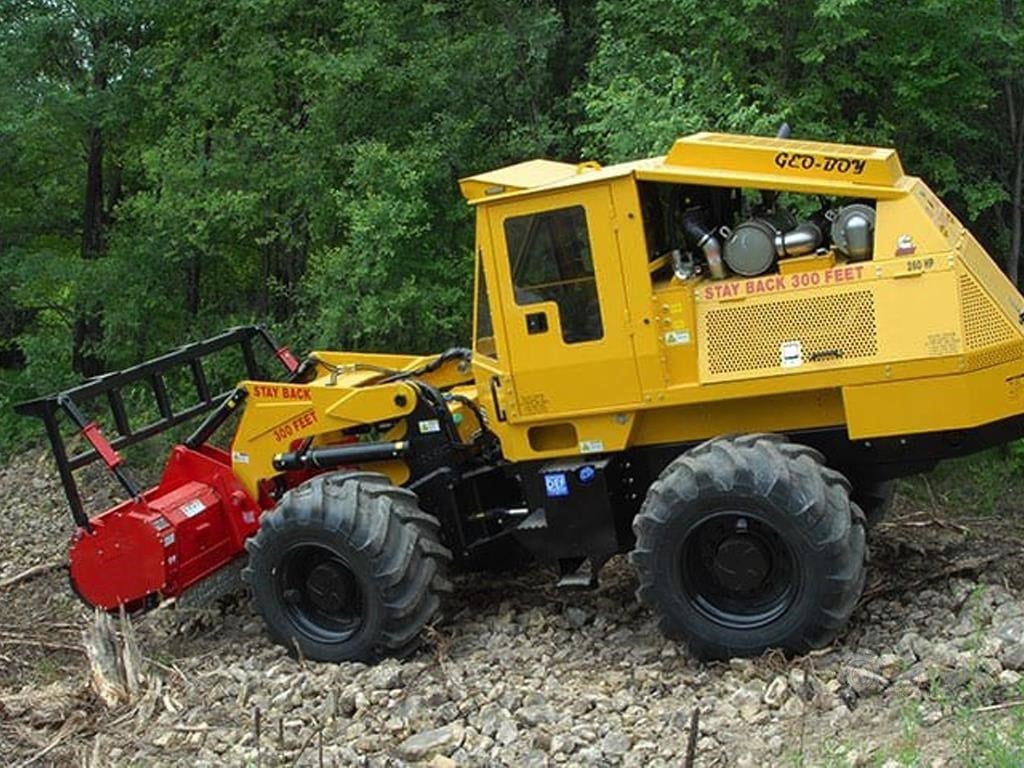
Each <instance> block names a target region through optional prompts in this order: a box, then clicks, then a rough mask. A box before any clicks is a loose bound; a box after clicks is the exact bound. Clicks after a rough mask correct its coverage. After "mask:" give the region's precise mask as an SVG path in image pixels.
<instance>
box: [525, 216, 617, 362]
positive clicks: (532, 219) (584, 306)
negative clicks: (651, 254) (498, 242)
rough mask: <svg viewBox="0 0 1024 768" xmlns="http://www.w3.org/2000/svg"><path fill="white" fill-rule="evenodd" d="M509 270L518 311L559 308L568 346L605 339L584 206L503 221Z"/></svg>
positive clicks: (563, 333)
mask: <svg viewBox="0 0 1024 768" xmlns="http://www.w3.org/2000/svg"><path fill="white" fill-rule="evenodd" d="M505 239H506V242H507V244H508V258H509V266H510V269H511V271H512V282H513V285H514V287H515V298H516V303H517V304H518V305H520V306H527V305H530V304H539V303H541V302H544V301H553V302H554V303H555V304H557V305H558V316H559V320H560V324H561V326H562V340H563V341H565V343H566V344H576V343H579V342H581V341H594V340H596V339H600V338H601V337H602V336H603V335H604V328H603V326H602V324H601V307H600V304H599V302H598V299H597V282H596V281H595V279H594V260H593V255H592V254H591V250H590V238H589V236H588V233H587V215H586V212H585V211H584V209H583V206H579V205H577V206H573V207H571V208H560V209H558V210H553V211H544V212H543V213H533V214H529V215H527V216H515V217H512V218H508V219H505Z"/></svg>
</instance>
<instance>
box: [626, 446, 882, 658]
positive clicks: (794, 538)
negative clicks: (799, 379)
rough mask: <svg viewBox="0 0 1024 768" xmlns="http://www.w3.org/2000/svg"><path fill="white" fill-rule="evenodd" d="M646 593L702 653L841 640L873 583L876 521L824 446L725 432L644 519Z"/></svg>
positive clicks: (690, 462)
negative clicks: (870, 545) (869, 526)
mask: <svg viewBox="0 0 1024 768" xmlns="http://www.w3.org/2000/svg"><path fill="white" fill-rule="evenodd" d="M633 530H634V532H635V534H636V538H637V543H636V548H635V549H634V551H633V552H632V553H631V554H630V561H631V562H632V563H633V566H634V568H635V569H636V572H637V576H638V578H639V582H640V585H639V588H638V590H637V597H638V598H639V600H640V601H641V602H642V603H643V604H644V605H647V606H648V607H650V608H651V609H653V610H654V612H655V613H656V614H657V615H658V624H659V627H660V628H661V630H662V631H663V632H664V633H665V634H666V635H668V636H669V637H672V638H680V639H683V638H685V639H686V640H687V642H688V644H689V646H690V649H691V651H693V652H694V653H695V654H696V655H697V656H699V657H701V658H705V659H726V658H730V657H733V656H754V655H758V654H760V653H762V652H763V651H765V650H766V649H768V648H781V649H784V650H786V651H788V652H792V653H804V652H806V651H809V650H811V649H813V648H820V647H822V646H824V645H827V644H828V643H829V642H831V641H832V640H833V639H834V638H835V637H836V635H837V634H838V633H839V631H840V630H841V629H842V628H843V626H844V625H845V624H846V622H847V620H848V619H849V617H850V614H851V613H852V612H853V608H854V606H855V605H856V602H857V599H858V598H859V596H860V593H861V591H862V589H863V586H864V558H865V544H864V518H863V515H862V513H861V512H860V510H859V509H858V508H857V506H856V505H855V504H852V503H851V501H850V485H849V483H848V482H847V481H846V479H845V478H844V477H843V476H842V475H840V474H839V473H838V472H835V471H834V470H831V469H829V468H827V467H825V466H824V465H823V459H822V457H821V455H820V454H819V453H817V452H816V451H814V450H813V449H811V448H807V447H806V446H801V445H796V444H794V443H788V442H785V440H784V439H783V438H782V437H779V436H775V435H745V436H739V437H735V438H719V439H715V440H711V441H709V442H707V443H704V444H702V445H699V446H697V447H696V448H694V449H692V450H691V451H689V452H687V453H685V454H683V456H681V457H680V458H678V459H676V461H674V462H673V463H672V464H670V465H669V466H668V467H667V468H666V469H665V471H664V472H662V474H661V476H660V477H659V478H658V479H657V480H656V481H655V482H654V483H653V484H652V485H651V488H650V490H649V492H648V494H647V499H646V500H645V502H644V505H643V507H642V509H641V511H640V513H639V514H638V515H637V517H636V519H635V520H634V523H633Z"/></svg>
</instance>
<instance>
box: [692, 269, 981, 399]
mask: <svg viewBox="0 0 1024 768" xmlns="http://www.w3.org/2000/svg"><path fill="white" fill-rule="evenodd" d="M945 264H946V262H945V261H944V260H941V261H934V260H933V262H932V264H931V266H930V267H929V269H928V270H921V271H914V272H911V273H908V276H907V277H906V278H905V279H896V278H891V279H878V277H877V274H876V270H875V268H874V267H873V266H872V265H871V264H870V263H868V262H861V263H856V264H841V265H837V266H835V267H831V268H828V269H824V270H819V271H809V272H795V273H789V274H777V275H765V276H762V277H758V278H749V279H746V278H745V279H732V280H723V281H718V282H706V283H704V284H702V285H699V286H697V287H696V288H695V290H694V295H695V297H696V299H697V334H698V339H699V340H700V342H699V343H698V345H697V349H698V350H699V363H700V380H701V381H702V382H707V383H711V382H716V381H729V380H737V379H745V378H752V377H764V376H800V375H802V374H806V373H808V372H810V371H816V370H833V369H842V368H850V367H856V366H863V365H870V364H877V363H886V364H890V363H898V362H906V361H911V360H918V359H923V358H929V357H936V356H943V355H957V354H960V353H961V352H962V342H961V335H960V322H959V313H958V311H957V283H956V277H955V274H954V273H953V272H952V271H951V270H950V269H949V268H948V267H946V266H944V265H945Z"/></svg>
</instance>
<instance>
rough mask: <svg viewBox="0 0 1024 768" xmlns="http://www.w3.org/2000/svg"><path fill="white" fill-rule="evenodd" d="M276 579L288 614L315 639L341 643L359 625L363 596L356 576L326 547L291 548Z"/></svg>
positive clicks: (363, 602)
mask: <svg viewBox="0 0 1024 768" xmlns="http://www.w3.org/2000/svg"><path fill="white" fill-rule="evenodd" d="M278 579H279V585H280V587H279V588H280V590H281V591H280V593H279V594H280V595H281V597H282V598H283V605H284V607H285V610H286V612H287V613H288V615H289V617H290V618H291V620H292V621H293V622H294V623H295V624H296V626H297V627H298V628H300V629H301V630H302V631H303V632H305V633H306V634H308V635H309V636H310V637H313V638H315V639H316V641H317V642H322V643H339V642H344V641H346V640H348V639H349V638H351V637H352V636H353V635H354V634H355V633H356V632H357V631H358V630H359V628H360V626H361V625H362V622H363V615H364V613H365V607H366V606H365V595H364V594H363V592H362V589H361V586H360V584H359V582H358V580H357V578H356V575H355V574H354V573H353V572H352V570H350V568H349V566H348V565H347V564H346V563H345V562H344V561H343V560H342V559H341V558H340V556H339V555H338V554H337V553H336V552H335V551H333V550H332V549H330V548H329V547H327V546H323V545H319V544H301V545H298V546H295V547H293V548H292V549H291V550H290V551H289V552H288V553H287V554H286V555H285V556H284V557H283V558H282V563H281V567H280V570H279V571H278Z"/></svg>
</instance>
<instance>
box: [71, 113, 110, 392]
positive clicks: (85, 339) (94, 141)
mask: <svg viewBox="0 0 1024 768" xmlns="http://www.w3.org/2000/svg"><path fill="white" fill-rule="evenodd" d="M87 152H88V156H87V160H86V175H85V206H84V209H83V212H82V258H83V259H97V258H99V257H100V256H101V255H102V253H103V245H104V242H103V133H102V131H101V130H100V128H99V127H96V126H93V127H92V128H91V129H90V130H89V140H88V150H87ZM86 293H87V292H86ZM100 332H101V325H100V317H99V313H98V312H97V311H96V308H95V307H94V306H85V307H83V308H82V310H81V312H80V314H79V316H78V317H77V318H76V320H75V331H74V349H73V353H72V365H73V366H74V369H75V370H76V371H77V372H78V373H80V374H82V375H83V376H95V375H97V374H99V373H100V372H101V370H102V363H101V361H100V358H99V355H98V354H97V352H96V345H97V344H98V343H99V341H100Z"/></svg>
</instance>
